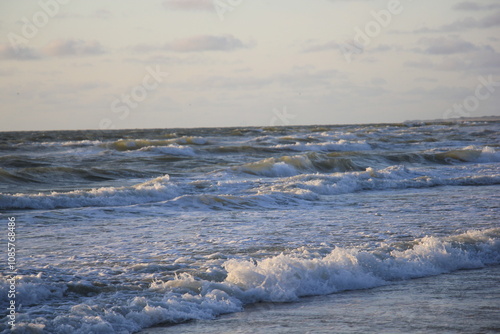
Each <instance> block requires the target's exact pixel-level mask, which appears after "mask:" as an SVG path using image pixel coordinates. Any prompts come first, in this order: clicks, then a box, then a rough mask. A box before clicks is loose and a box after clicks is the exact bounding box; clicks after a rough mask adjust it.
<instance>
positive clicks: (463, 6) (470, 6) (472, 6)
mask: <svg viewBox="0 0 500 334" xmlns="http://www.w3.org/2000/svg"><path fill="white" fill-rule="evenodd" d="M452 8H453V9H455V10H464V11H477V10H492V9H498V8H500V4H497V3H496V4H487V5H483V4H478V3H476V2H470V1H463V2H459V3H457V4H456V5H454V6H453V7H452Z"/></svg>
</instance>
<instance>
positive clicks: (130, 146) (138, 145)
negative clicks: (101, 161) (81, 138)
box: [102, 136, 209, 151]
mask: <svg viewBox="0 0 500 334" xmlns="http://www.w3.org/2000/svg"><path fill="white" fill-rule="evenodd" d="M208 143H209V142H208V140H207V139H205V138H203V137H194V136H185V137H179V138H173V139H165V140H161V139H156V140H152V139H120V140H117V141H114V142H111V143H105V144H102V146H104V147H105V148H110V149H114V150H117V151H133V150H140V149H143V148H147V147H157V146H167V147H178V145H207V144H208Z"/></svg>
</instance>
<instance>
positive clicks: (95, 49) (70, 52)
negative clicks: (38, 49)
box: [43, 39, 104, 56]
mask: <svg viewBox="0 0 500 334" xmlns="http://www.w3.org/2000/svg"><path fill="white" fill-rule="evenodd" d="M43 51H44V53H45V54H47V55H49V56H75V55H79V56H81V55H98V54H102V53H104V50H103V48H102V45H101V44H100V43H99V42H97V41H84V40H81V39H58V40H54V41H52V42H50V43H49V44H48V45H47V46H45V48H44V49H43Z"/></svg>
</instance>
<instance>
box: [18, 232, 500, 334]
mask: <svg viewBox="0 0 500 334" xmlns="http://www.w3.org/2000/svg"><path fill="white" fill-rule="evenodd" d="M499 238H500V229H499V228H496V229H489V230H485V231H469V232H466V233H463V234H460V235H454V236H451V237H446V238H437V237H433V236H429V237H424V238H421V239H416V240H413V241H410V242H406V243H398V244H391V245H383V244H382V245H381V247H380V248H378V249H375V250H373V251H368V250H361V249H354V248H335V249H333V250H331V251H330V252H329V253H328V254H327V255H324V254H323V255H322V254H320V253H316V252H315V251H313V250H308V249H306V248H300V249H297V250H295V251H292V252H289V253H287V254H280V255H276V256H272V257H268V258H263V259H257V260H255V259H253V260H248V259H241V258H240V259H237V258H233V259H230V260H227V261H225V262H224V264H223V267H224V269H225V271H226V273H227V276H226V277H225V278H222V279H221V280H220V281H210V280H207V279H200V278H197V277H195V276H193V275H190V274H187V273H183V274H179V275H177V276H176V277H175V278H173V279H167V280H165V281H153V282H152V283H151V285H150V288H149V289H148V290H147V291H143V292H142V293H141V295H140V296H137V295H136V293H135V292H133V293H132V292H127V291H123V292H120V291H118V292H116V293H114V294H108V295H101V296H99V297H96V298H93V299H92V300H91V302H85V303H77V304H73V305H72V306H66V308H65V312H61V310H62V309H61V306H59V307H60V308H59V310H58V315H57V316H52V318H50V315H53V313H50V312H49V314H50V315H47V316H46V318H43V317H41V316H38V317H37V319H36V321H35V322H34V321H31V322H30V320H29V317H28V316H27V315H24V316H21V317H20V318H19V322H18V324H19V327H20V328H22V330H25V332H29V331H30V330H33V331H35V330H46V331H48V332H58V333H132V332H135V331H138V330H140V329H142V328H147V327H151V326H154V325H156V324H160V323H179V322H183V321H186V320H190V319H211V318H214V317H215V316H217V315H220V314H224V313H229V312H237V311H240V310H241V309H242V306H243V305H245V304H248V303H254V302H259V301H270V302H289V301H294V300H297V299H298V298H300V297H302V296H309V295H324V294H330V293H335V292H339V291H344V290H352V289H366V288H371V287H375V286H380V285H385V284H391V282H393V281H398V280H404V279H411V278H416V277H424V276H429V275H438V274H442V273H448V272H452V271H455V270H459V269H471V268H480V267H483V266H485V265H497V264H500V240H499ZM37 279H39V277H38V278H36V277H35V278H32V282H31V284H34V285H32V286H30V289H28V290H23V291H24V292H23V293H35V294H36V289H35V286H38V289H39V290H40V293H38V295H43V293H42V292H43V291H45V290H43V289H44V287H43V282H41V281H39V280H37ZM27 281H28V279H25V280H23V279H22V278H19V282H20V285H19V288H20V289H24V288H25V287H24V284H26V282H27ZM81 284H83V285H85V282H82V283H81ZM60 285H64V283H61V284H60ZM62 291H64V290H63V289H62V288H61V289H60V290H59V293H62ZM56 297H57V296H56ZM44 298H48V297H42V298H41V299H38V300H37V301H35V302H40V301H42V302H43V300H44ZM26 301H28V300H27V299H26ZM21 332H22V331H21Z"/></svg>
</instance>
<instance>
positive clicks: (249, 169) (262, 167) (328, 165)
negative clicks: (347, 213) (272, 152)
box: [232, 153, 366, 177]
mask: <svg viewBox="0 0 500 334" xmlns="http://www.w3.org/2000/svg"><path fill="white" fill-rule="evenodd" d="M364 168H366V167H362V166H359V165H357V164H356V163H354V162H353V160H352V159H349V158H344V157H338V156H329V155H324V154H317V153H309V154H304V155H295V156H282V157H279V158H267V159H264V160H260V161H256V162H252V163H247V164H244V165H242V166H238V167H233V168H232V170H233V171H236V172H240V173H246V174H252V175H259V176H267V177H282V176H292V175H297V174H300V173H311V172H333V171H337V172H347V171H354V170H363V169H364Z"/></svg>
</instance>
